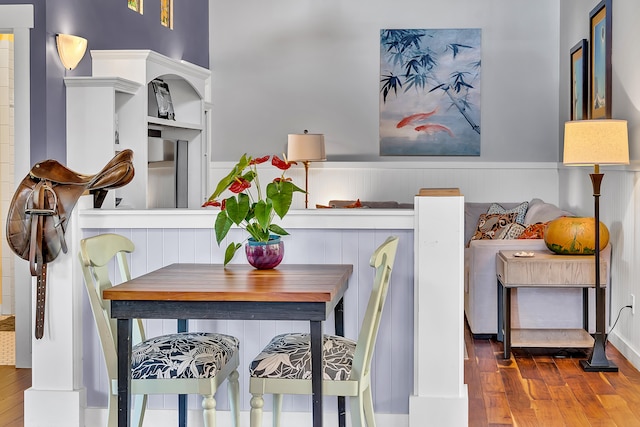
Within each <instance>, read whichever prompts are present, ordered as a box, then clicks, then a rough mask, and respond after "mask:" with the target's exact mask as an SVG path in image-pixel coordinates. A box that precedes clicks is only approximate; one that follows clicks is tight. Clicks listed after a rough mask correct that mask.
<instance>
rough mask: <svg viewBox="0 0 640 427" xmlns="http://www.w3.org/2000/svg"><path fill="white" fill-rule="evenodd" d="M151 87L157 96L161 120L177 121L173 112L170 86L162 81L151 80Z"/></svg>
mask: <svg viewBox="0 0 640 427" xmlns="http://www.w3.org/2000/svg"><path fill="white" fill-rule="evenodd" d="M151 87H153V92H154V93H155V94H156V102H157V103H158V117H159V118H161V119H167V120H175V119H176V115H175V113H174V111H173V102H172V101H171V92H169V85H168V84H167V83H166V82H164V81H162V80H160V79H154V80H151Z"/></svg>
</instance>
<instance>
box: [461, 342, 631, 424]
mask: <svg viewBox="0 0 640 427" xmlns="http://www.w3.org/2000/svg"><path fill="white" fill-rule="evenodd" d="M465 343H466V345H467V352H468V354H469V359H468V360H466V361H465V383H466V384H467V385H468V391H469V427H497V426H519V427H524V426H531V427H573V426H585V427H587V426H591V427H596V426H598V427H600V426H603V427H634V426H638V427H640V372H638V370H637V369H635V368H634V367H633V366H632V365H631V364H630V363H629V362H628V361H627V360H626V359H625V358H624V357H623V356H622V355H621V354H620V352H618V350H616V349H615V347H613V346H612V345H611V344H609V345H608V346H607V357H608V359H609V360H611V361H613V362H614V363H615V364H616V365H617V366H618V368H619V372H616V373H612V372H606V373H605V372H591V373H589V372H584V371H583V370H582V367H581V366H580V364H579V360H580V359H584V358H585V354H584V353H582V352H573V353H569V354H563V353H557V352H556V353H555V354H554V352H553V351H549V350H546V351H543V350H538V349H513V351H512V355H511V358H510V359H502V343H499V342H496V341H494V340H488V339H473V337H472V336H471V334H470V332H469V330H468V329H467V330H466V331H465Z"/></svg>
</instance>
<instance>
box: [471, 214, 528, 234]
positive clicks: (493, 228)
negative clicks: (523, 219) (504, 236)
mask: <svg viewBox="0 0 640 427" xmlns="http://www.w3.org/2000/svg"><path fill="white" fill-rule="evenodd" d="M516 217H517V214H516V213H515V212H512V213H508V214H488V213H486V214H482V215H480V218H479V219H478V225H477V227H476V232H475V234H474V235H473V236H472V237H471V240H492V239H499V238H500V237H499V236H500V234H501V233H502V232H503V231H504V229H505V228H506V227H507V226H508V225H509V224H512V223H514V222H515V221H516Z"/></svg>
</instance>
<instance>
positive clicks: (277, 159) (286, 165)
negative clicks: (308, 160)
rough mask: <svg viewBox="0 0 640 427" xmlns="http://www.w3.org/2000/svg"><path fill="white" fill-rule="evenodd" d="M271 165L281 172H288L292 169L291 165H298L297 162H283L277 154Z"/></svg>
mask: <svg viewBox="0 0 640 427" xmlns="http://www.w3.org/2000/svg"><path fill="white" fill-rule="evenodd" d="M271 164H272V165H273V166H275V167H277V168H278V169H280V170H283V171H286V170H287V169H289V168H290V167H291V165H297V163H296V162H285V161H284V160H282V159H281V158H280V157H278V156H276V155H275V154H274V155H273V158H272V159H271Z"/></svg>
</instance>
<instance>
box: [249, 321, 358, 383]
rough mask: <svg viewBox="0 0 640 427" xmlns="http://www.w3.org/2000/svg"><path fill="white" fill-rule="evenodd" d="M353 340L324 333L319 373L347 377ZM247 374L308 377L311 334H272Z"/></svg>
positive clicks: (350, 363)
mask: <svg viewBox="0 0 640 427" xmlns="http://www.w3.org/2000/svg"><path fill="white" fill-rule="evenodd" d="M355 351H356V343H355V341H353V340H350V339H348V338H344V337H339V336H333V335H325V336H324V340H323V346H322V352H323V356H324V357H323V359H324V360H323V362H324V363H323V366H322V377H323V379H325V380H334V381H340V380H348V379H349V376H350V375H351V366H352V364H353V355H354V353H355ZM249 374H250V375H251V376H252V377H258V378H285V379H307V380H309V379H311V336H310V335H309V334H305V333H289V334H282V335H278V336H276V337H274V338H273V339H272V340H271V342H270V343H269V344H267V346H266V347H265V348H264V349H263V350H262V352H261V353H260V354H259V355H258V356H257V357H256V358H255V359H253V361H252V362H251V365H250V366H249Z"/></svg>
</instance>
